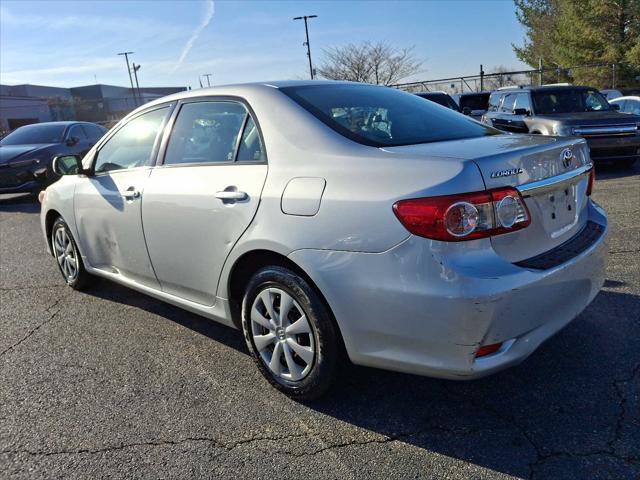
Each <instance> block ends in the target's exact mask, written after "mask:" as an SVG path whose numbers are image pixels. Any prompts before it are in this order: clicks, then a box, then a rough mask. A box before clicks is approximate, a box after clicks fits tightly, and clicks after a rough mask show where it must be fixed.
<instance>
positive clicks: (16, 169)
mask: <svg viewBox="0 0 640 480" xmlns="http://www.w3.org/2000/svg"><path fill="white" fill-rule="evenodd" d="M106 132H107V129H106V128H104V127H102V126H100V125H96V124H95V123H89V122H44V123H36V124H33V125H25V126H23V127H20V128H17V129H16V130H14V131H13V132H11V133H10V134H9V135H7V136H6V137H4V138H3V139H2V140H0V193H27V192H31V193H36V192H39V191H40V190H42V189H43V188H45V187H46V186H47V185H49V184H50V183H52V182H54V181H56V180H57V179H58V178H59V177H58V176H57V175H55V174H54V173H53V170H52V169H51V161H52V160H53V157H55V156H56V155H80V156H84V155H85V154H86V153H87V152H88V151H89V149H90V148H91V147H92V146H93V145H94V144H95V143H96V142H97V141H98V140H99V139H100V138H101V137H102V136H103V135H104V134H105V133H106Z"/></svg>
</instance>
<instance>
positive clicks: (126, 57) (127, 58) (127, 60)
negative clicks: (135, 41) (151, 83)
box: [118, 52, 138, 107]
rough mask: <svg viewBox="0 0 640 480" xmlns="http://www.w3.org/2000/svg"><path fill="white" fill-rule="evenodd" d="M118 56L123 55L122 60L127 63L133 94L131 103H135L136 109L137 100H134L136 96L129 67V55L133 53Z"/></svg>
mask: <svg viewBox="0 0 640 480" xmlns="http://www.w3.org/2000/svg"><path fill="white" fill-rule="evenodd" d="M118 55H124V59H125V61H126V62H127V73H128V74H129V82H130V83H131V93H132V94H133V99H134V100H133V101H134V103H136V107H137V106H138V105H137V103H138V102H137V100H136V94H135V91H134V89H133V78H132V77H131V67H129V55H133V52H121V53H119V54H118Z"/></svg>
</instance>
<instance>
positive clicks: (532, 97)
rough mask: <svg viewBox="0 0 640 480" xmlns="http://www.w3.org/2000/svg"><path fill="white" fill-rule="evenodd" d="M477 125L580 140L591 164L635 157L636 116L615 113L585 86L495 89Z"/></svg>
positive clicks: (638, 142) (639, 145)
mask: <svg viewBox="0 0 640 480" xmlns="http://www.w3.org/2000/svg"><path fill="white" fill-rule="evenodd" d="M482 121H483V122H484V123H487V124H489V125H492V126H494V127H496V128H499V129H500V130H505V131H507V132H514V133H535V134H541V135H575V136H579V137H584V138H585V139H586V140H587V143H588V144H589V148H590V149H591V158H592V159H593V160H596V161H602V160H605V161H614V162H616V163H621V164H624V165H631V164H633V162H635V161H636V160H637V159H638V158H640V130H639V128H640V115H629V114H623V113H620V112H618V111H617V108H616V107H614V106H611V105H609V103H608V102H607V100H606V99H605V98H604V96H603V95H602V94H601V93H600V92H599V91H598V90H597V89H595V88H591V87H577V86H573V85H544V86H541V87H524V88H518V87H509V88H501V89H499V90H496V91H495V92H493V93H492V94H491V96H490V97H489V108H488V110H487V113H485V114H484V115H483V116H482Z"/></svg>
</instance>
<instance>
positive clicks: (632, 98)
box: [609, 95, 640, 103]
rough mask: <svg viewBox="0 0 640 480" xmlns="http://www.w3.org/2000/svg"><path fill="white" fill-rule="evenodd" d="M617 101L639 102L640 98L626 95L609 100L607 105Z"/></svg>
mask: <svg viewBox="0 0 640 480" xmlns="http://www.w3.org/2000/svg"><path fill="white" fill-rule="evenodd" d="M618 100H638V101H640V96H637V95H626V96H624V97H616V98H612V99H611V100H609V103H611V102H617V101H618Z"/></svg>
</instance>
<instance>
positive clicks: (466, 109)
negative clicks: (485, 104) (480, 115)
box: [462, 107, 471, 115]
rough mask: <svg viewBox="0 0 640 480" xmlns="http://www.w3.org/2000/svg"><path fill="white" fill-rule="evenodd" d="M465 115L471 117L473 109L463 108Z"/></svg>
mask: <svg viewBox="0 0 640 480" xmlns="http://www.w3.org/2000/svg"><path fill="white" fill-rule="evenodd" d="M462 114H463V115H471V107H463V108H462Z"/></svg>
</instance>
